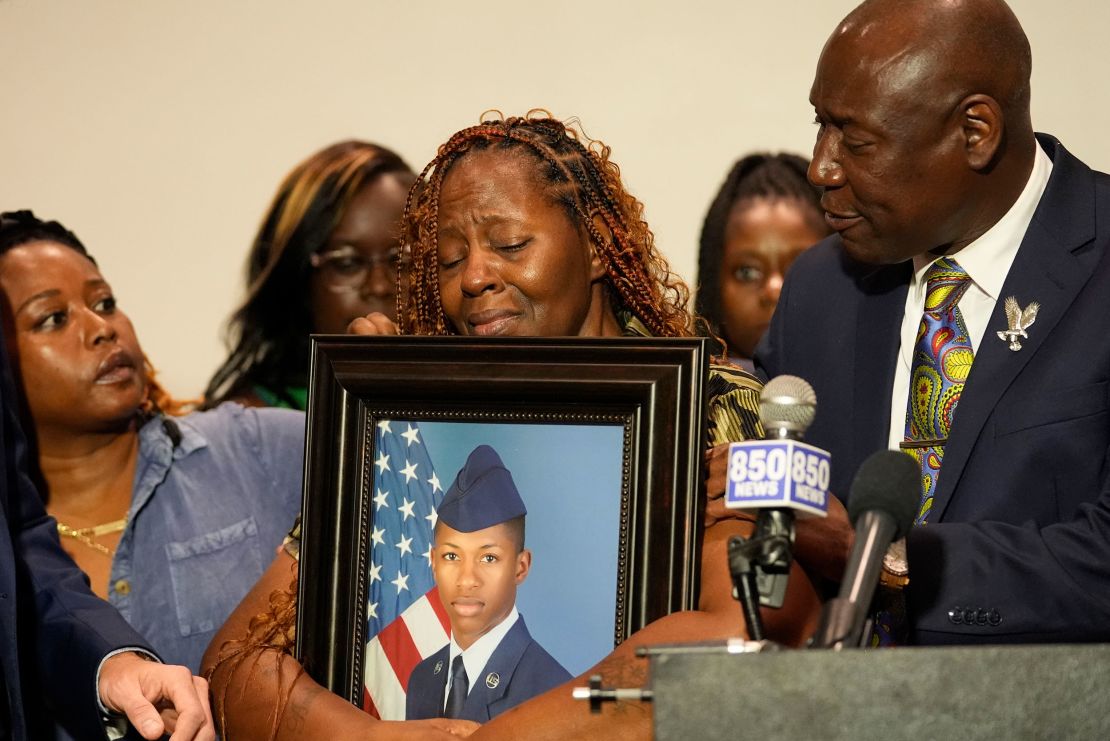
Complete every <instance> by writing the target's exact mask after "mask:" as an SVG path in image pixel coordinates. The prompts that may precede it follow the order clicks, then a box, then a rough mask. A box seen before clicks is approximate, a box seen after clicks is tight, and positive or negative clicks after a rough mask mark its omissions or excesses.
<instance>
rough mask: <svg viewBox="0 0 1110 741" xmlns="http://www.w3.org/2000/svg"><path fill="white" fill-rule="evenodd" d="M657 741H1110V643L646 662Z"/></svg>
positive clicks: (699, 656) (659, 657)
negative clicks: (1077, 740)
mask: <svg viewBox="0 0 1110 741" xmlns="http://www.w3.org/2000/svg"><path fill="white" fill-rule="evenodd" d="M651 663H652V665H651V677H652V680H651V684H652V690H653V694H654V716H655V739H656V740H657V741H709V740H711V739H748V738H750V739H759V740H760V741H776V740H778V739H782V740H783V741H786V740H788V739H799V740H801V741H823V740H824V739H852V740H853V741H859V740H865V739H876V740H877V741H878V740H881V741H898V740H900V739H906V740H907V741H911V740H912V741H925V740H927V739H957V740H958V741H974V740H975V739H989V740H990V741H1012V740H1013V739H1038V740H1039V739H1084V741H1094V740H1095V739H1110V644H1097V645H1069V646H1013V647H1009V646H992V647H975V648H962V647H961V648H900V649H893V650H854V651H840V652H832V651H786V650H782V651H773V652H767V651H765V652H762V653H746V654H729V653H726V652H725V651H724V649H723V648H722V649H720V650H718V651H709V650H707V649H706V648H700V649H690V650H686V651H684V650H681V649H679V650H675V649H672V650H670V651H667V652H665V653H660V654H655V655H653V656H652V657H651Z"/></svg>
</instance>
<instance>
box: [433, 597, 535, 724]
mask: <svg viewBox="0 0 1110 741" xmlns="http://www.w3.org/2000/svg"><path fill="white" fill-rule="evenodd" d="M519 617H520V613H519V612H517V611H516V605H513V609H512V610H510V611H509V614H508V615H507V616H506V617H505V619H504V620H502V621H501V622H500V623H498V624H497V625H495V626H493V627H492V628H490V630H489V632H488V633H486V634H485V635H484V636H482V637H481V638H479V639H478V640H476V641H474V643H472V644H470V648H468V649H466V650H465V651H464V650H462V649H461V648H459V644H457V643H455V636H454V635H452V636H451V652H450V656H449V658H450V662H449V663H448V664H447V666H448V667H450V666H451V665H452V664H454V662H455V657H456V656H458V655H459V654H462V657H463V666H464V667H466V678H467V680H468V681H469V683H470V686H469V687H467V689H466V693H467V695H469V694H470V691H471V690H473V689H474V685H475V684H476V683H477V682H478V681H482V682H485V681H486V679H485V675H483V674H482V672H483V671H484V670H485V668H486V664H488V663H489V660H490V657H491V656H493V652H494V651H496V650H497V647H498V646H500V645H501V639H502V638H504V637H505V635H506V634H507V633H508V632H509V628H512V627H513V625H515V624H516V621H517V618H519ZM450 676H451V675H450V674H448V678H450ZM450 692H451V683H450V682H448V683H447V686H446V687H444V688H443V703H442V705H441V707H446V705H447V695H448V694H450Z"/></svg>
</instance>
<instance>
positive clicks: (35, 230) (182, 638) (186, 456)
mask: <svg viewBox="0 0 1110 741" xmlns="http://www.w3.org/2000/svg"><path fill="white" fill-rule="evenodd" d="M0 290H2V292H3V294H4V298H5V299H6V301H4V302H0V303H3V304H4V305H5V306H4V314H5V316H4V319H5V321H6V322H7V326H8V327H10V328H11V330H12V331H9V332H8V333H7V338H8V342H9V345H10V350H11V354H12V356H13V358H17V359H18V361H19V362H18V368H17V370H18V371H19V373H18V374H17V376H21V378H18V377H17V381H21V387H22V390H23V393H24V400H25V402H26V405H25V411H26V412H27V413H29V415H30V417H29V418H28V419H27V423H28V424H27V425H26V429H27V430H28V432H29V433H33V434H30V437H31V438H32V444H33V445H34V449H35V451H36V452H37V458H38V460H37V462H38V470H39V474H40V480H39V483H40V488H41V491H42V492H43V495H44V497H45V498H46V502H47V510H48V511H49V513H50V514H51V515H53V516H54V517H55V518H56V519H57V520H58V531H59V534H60V535H61V536H62V538H61V540H62V545H63V547H64V548H65V549H66V551H67V552H68V553H69V554H70V555H71V556H72V557H73V558H74V560H75V561H76V562H77V564H78V566H80V567H81V568H82V569H83V570H84V571H85V573H86V574H88V576H89V577H90V580H91V583H92V587H93V591H95V592H96V593H97V594H98V595H100V596H101V597H105V598H106V599H108V600H109V601H110V602H111V603H112V605H114V606H115V607H116V608H118V609H119V611H120V612H121V613H122V614H123V616H124V618H125V619H126V620H127V621H128V622H129V623H131V625H132V626H133V627H135V628H136V629H137V630H138V631H139V632H140V633H142V634H143V635H144V636H145V637H146V638H147V639H148V640H149V641H150V643H151V644H152V645H153V646H154V648H155V650H156V651H157V652H158V653H159V655H160V656H161V657H162V659H163V660H165V661H167V662H169V663H174V664H184V665H185V666H187V667H189V668H190V669H191V670H192V671H194V672H196V671H197V669H198V668H199V665H200V658H201V655H202V654H203V652H204V648H205V646H207V644H208V642H209V640H210V639H211V637H212V634H213V632H214V631H215V629H216V628H218V627H219V626H220V624H221V623H223V621H224V620H225V619H226V618H227V616H228V614H229V613H230V612H231V610H232V609H233V608H234V607H235V606H236V605H237V604H238V602H239V600H240V599H241V598H242V597H243V595H244V594H246V592H247V591H248V589H249V588H250V587H251V585H252V584H254V582H255V581H257V580H258V577H259V576H260V575H261V574H262V572H263V570H264V568H265V566H266V565H267V564H269V562H270V561H271V560H272V559H273V554H274V549H275V548H277V547H278V546H279V545H280V544H281V541H282V537H283V536H284V535H285V532H286V530H287V529H288V526H289V522H291V521H292V519H293V518H294V517H295V516H296V513H297V510H298V509H299V506H300V492H301V465H302V459H303V450H304V415H303V414H301V413H299V412H293V411H288V410H278V409H250V410H248V409H244V408H242V407H240V406H238V405H235V404H227V405H224V406H222V407H220V408H218V409H215V410H212V411H209V412H200V413H194V414H188V415H185V416H167V415H166V413H167V412H168V413H171V414H173V413H178V414H180V412H181V409H180V405H177V404H175V403H173V402H172V401H171V400H169V398H168V396H167V395H166V394H165V393H164V392H163V391H161V389H160V388H159V387H158V385H157V384H156V383H155V382H154V380H153V378H152V372H151V368H150V366H149V364H148V363H147V362H146V360H145V358H144V356H143V352H142V349H141V348H140V346H139V342H138V340H137V339H136V337H135V332H134V329H133V327H132V326H131V322H130V320H129V319H128V318H127V316H126V315H125V314H124V313H123V312H122V311H121V310H120V309H119V308H118V307H117V306H116V302H115V298H114V296H113V295H112V291H111V288H110V286H109V285H108V283H107V282H106V281H105V280H104V278H103V277H101V275H100V272H99V271H98V269H97V266H96V263H95V262H94V261H93V259H92V258H91V257H90V256H89V255H88V254H87V252H86V251H85V248H84V247H83V246H82V244H81V242H80V241H79V240H78V239H77V238H76V237H75V236H74V235H73V234H72V233H71V232H69V231H68V230H66V229H65V228H64V227H63V226H61V225H60V224H58V223H57V222H43V221H40V220H39V219H37V218H35V217H34V216H33V215H32V214H31V213H30V212H29V211H22V212H15V213H8V214H3V215H2V216H0Z"/></svg>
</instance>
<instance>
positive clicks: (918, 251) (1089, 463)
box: [757, 0, 1110, 643]
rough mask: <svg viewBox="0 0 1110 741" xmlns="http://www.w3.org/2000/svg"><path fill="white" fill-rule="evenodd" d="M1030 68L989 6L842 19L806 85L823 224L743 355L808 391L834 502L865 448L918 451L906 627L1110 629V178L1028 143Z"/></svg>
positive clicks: (871, 6) (1106, 635) (1043, 632)
mask: <svg viewBox="0 0 1110 741" xmlns="http://www.w3.org/2000/svg"><path fill="white" fill-rule="evenodd" d="M1030 69H1031V55H1030V51H1029V45H1028V41H1027V39H1026V37H1025V34H1024V32H1023V31H1022V29H1021V26H1020V24H1019V23H1018V21H1017V19H1016V18H1015V17H1014V15H1013V13H1012V12H1011V11H1010V9H1009V8H1008V7H1007V6H1006V5H1005V3H1003V2H1001V1H1000V0H963V1H962V2H940V1H939V0H901V1H898V2H895V1H893V0H871V1H869V2H865V3H864V4H863V5H861V6H859V7H858V8H857V9H856V10H855V11H853V12H852V13H851V14H850V15H849V16H848V17H847V18H846V19H845V20H844V21H843V22H842V24H841V25H840V26H839V27H838V28H837V30H836V31H835V32H834V33H833V35H832V36H831V37H830V39H829V41H828V42H827V44H826V45H825V48H824V50H823V52H822V54H821V58H820V61H819V63H818V67H817V74H816V78H815V80H814V83H813V87H812V90H811V95H810V97H811V102H812V103H813V106H814V108H815V110H816V112H817V123H818V125H819V127H820V129H819V132H818V135H817V142H816V145H815V147H814V156H813V162H812V164H811V165H810V171H809V175H810V179H811V180H812V181H813V182H814V183H815V184H817V185H820V186H823V187H824V196H823V198H822V206H823V208H824V209H825V211H826V219H827V220H828V222H829V224H830V225H831V226H832V227H833V228H834V229H836V231H837V232H838V234H837V235H834V236H833V237H831V238H829V239H827V240H825V241H824V242H823V243H821V244H820V245H819V246H818V247H816V248H814V249H813V250H811V251H809V252H806V253H805V254H803V255H802V256H800V257H799V258H798V260H797V261H796V262H795V263H794V265H793V267H792V269H791V271H790V274H789V275H788V276H787V280H786V285H785V287H784V288H783V291H782V296H781V298H780V300H779V305H778V310H777V313H776V314H775V317H774V320H773V322H772V325H771V328H770V330H769V332H768V335H767V336H766V337H765V338H764V341H763V344H762V345H761V347H760V350H759V352H758V353H757V355H758V361H759V363H760V364H761V366H762V368H763V370H764V372H765V373H766V375H767V376H775V375H778V374H781V373H791V374H796V375H799V376H802V377H804V378H806V379H808V380H809V381H810V382H811V383H812V384H813V385H814V387H815V389H816V391H817V397H818V400H819V412H818V415H817V420H816V422H815V423H814V425H813V427H811V428H810V430H809V433H808V435H807V439H808V440H810V441H811V442H813V443H814V444H816V445H819V446H821V447H823V448H826V449H828V450H829V451H830V452H831V453H832V458H833V467H834V471H833V481H832V488H833V490H834V491H835V492H836V493H838V494H839V495H840V496H841V497H842V498H843V497H846V496H847V494H848V486H849V481H850V480H851V477H852V476H853V474H854V472H855V470H856V468H857V467H858V466H859V464H860V462H861V461H862V460H863V459H864V458H866V457H867V456H868V455H869V454H870V453H872V452H874V451H875V450H879V449H882V448H886V447H888V446H893V447H898V446H901V447H903V448H905V449H908V450H910V451H914V452H916V453H917V454H918V455H919V457H920V458H922V459H923V460H924V461H925V463H924V467H923V473H922V478H923V486H924V490H923V499H922V508H921V515H920V516H919V524H918V526H917V527H915V528H914V529H913V531H912V532H911V533H910V535H909V537H908V538H907V540H906V549H907V553H908V570H909V571H908V579H909V581H908V585H907V586H906V587H905V593H904V596H905V598H906V605H907V610H908V613H907V615H908V623H909V628H910V629H911V631H912V632H911V634H910V636H909V637H910V639H911V640H913V641H916V642H919V643H972V642H995V643H997V642H1018V641H1021V642H1028V641H1097V640H1107V639H1110V458H1108V448H1110V413H1108V408H1107V407H1108V401H1107V399H1108V393H1110V385H1108V384H1110V312H1108V307H1110V255H1108V254H1107V252H1108V251H1107V242H1108V241H1110V178H1108V177H1107V176H1106V175H1104V174H1102V173H1097V172H1093V171H1092V170H1090V169H1089V168H1088V167H1087V166H1085V165H1084V164H1083V163H1082V162H1080V161H1079V160H1077V159H1076V158H1075V157H1073V156H1072V155H1071V154H1069V153H1068V152H1067V150H1065V149H1064V147H1063V146H1062V145H1061V144H1060V143H1059V142H1058V141H1056V140H1055V139H1052V138H1051V137H1047V136H1039V137H1035V136H1034V133H1033V129H1032V125H1031V123H1030V116H1029V95H1030V92H1029V75H1030ZM940 258H943V260H941V259H940ZM934 266H939V267H940V268H941V269H940V270H939V271H938V270H936V269H935V267H934ZM935 281H939V282H935ZM944 281H947V282H948V287H949V289H952V288H953V287H957V288H958V290H957V293H955V294H952V293H947V294H943V295H945V296H952V297H954V298H953V299H952V300H948V299H945V301H947V304H946V305H944V306H943V307H941V304H938V303H937V302H936V301H934V296H941V295H942V294H940V293H936V294H935V293H934V289H935V288H937V287H942V284H943V283H944ZM942 303H943V302H942ZM1034 304H1035V305H1036V306H1034ZM1007 305H1009V308H1007ZM938 307H941V308H938ZM923 309H928V310H929V311H933V312H934V314H933V315H930V316H934V317H935V315H937V312H938V311H940V312H942V313H943V312H947V316H948V319H949V320H951V322H950V323H949V324H945V325H944V326H937V325H928V324H927V322H926V321H925V320H924V319H923ZM926 318H927V317H926ZM946 321H947V320H946ZM930 327H931V328H930ZM949 351H951V352H949ZM930 357H932V358H933V360H932V361H930V360H929V358H930ZM930 362H933V363H934V365H932V366H930V365H929V363H930ZM969 364H970V372H968V365H969ZM930 367H931V368H932V370H930ZM929 394H932V396H929ZM911 401H912V403H913V404H914V405H916V406H914V407H913V408H914V409H915V414H916V415H917V416H915V417H914V418H913V420H912V421H913V423H914V426H913V429H911V427H910V426H908V422H909V421H910V420H907V409H908V407H909V405H910V403H911ZM934 420H935V422H936V424H937V429H938V430H940V432H939V433H938V432H930V434H925V435H919V434H918V433H919V432H920V431H921V430H920V429H919V428H920V426H921V425H925V426H929V425H931V424H932V423H933V421H934ZM938 471H939V473H938ZM888 556H891V559H890V561H888V571H889V572H891V573H890V574H888V575H890V576H891V577H892V578H891V580H890V583H891V584H892V585H895V586H897V584H898V583H900V581H904V579H903V580H899V579H897V578H893V577H896V576H899V574H894V573H893V572H899V571H901V569H900V568H899V566H901V565H902V564H899V563H897V562H898V560H899V559H898V558H897V557H896V556H895V554H888Z"/></svg>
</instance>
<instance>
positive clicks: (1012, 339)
mask: <svg viewBox="0 0 1110 741" xmlns="http://www.w3.org/2000/svg"><path fill="white" fill-rule="evenodd" d="M1005 306H1006V323H1007V324H1008V325H1009V328H1008V329H1006V330H1004V331H1002V332H998V333H997V334H998V339H1000V340H1002V341H1003V342H1009V343H1010V350H1012V351H1013V352H1017V351H1018V350H1020V349H1021V343H1020V342H1018V337H1021V338H1023V339H1029V334H1028V333H1027V332H1026V331H1025V330H1027V329H1029V328H1030V327H1031V326H1033V322H1035V321H1037V312H1038V311H1040V309H1041V305H1040V304H1038V303H1037V302H1036V301H1033V302H1032V303H1030V304H1029V305H1028V306H1026V307H1025V308H1024V309H1023V308H1021V306H1020V305H1019V304H1018V302H1017V298H1015V297H1014V296H1009V297H1007V299H1006V304H1005Z"/></svg>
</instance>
